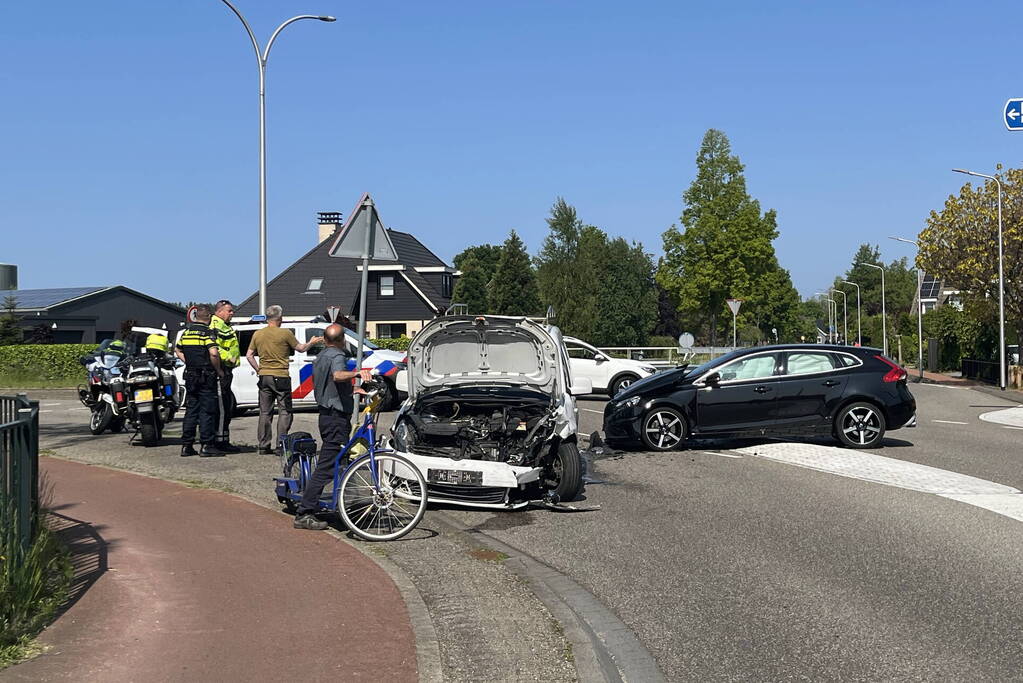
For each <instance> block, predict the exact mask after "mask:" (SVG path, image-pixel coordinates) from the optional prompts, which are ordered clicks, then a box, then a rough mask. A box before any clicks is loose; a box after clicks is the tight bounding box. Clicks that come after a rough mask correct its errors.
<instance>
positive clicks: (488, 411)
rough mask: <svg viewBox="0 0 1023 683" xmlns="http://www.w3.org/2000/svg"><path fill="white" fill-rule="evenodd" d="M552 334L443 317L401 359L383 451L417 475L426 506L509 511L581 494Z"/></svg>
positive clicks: (582, 381)
mask: <svg viewBox="0 0 1023 683" xmlns="http://www.w3.org/2000/svg"><path fill="white" fill-rule="evenodd" d="M591 390H592V387H591V385H590V382H589V380H588V379H586V378H579V379H576V380H575V383H574V384H573V382H572V377H571V370H570V366H569V362H568V354H567V353H566V351H565V345H564V342H563V341H562V338H561V332H560V331H559V330H558V328H556V327H551V326H548V325H545V324H543V323H540V322H536V321H534V320H531V319H529V318H512V317H500V316H445V317H440V318H436V319H434V320H433V321H431V322H430V323H428V324H427V325H426V326H425V327H423V329H422V330H421V331H420V332H419V334H417V335H416V337H415V339H413V340H412V345H411V346H410V348H409V355H408V399H407V400H406V401H405V403H404V404H402V406H401V408H400V410H399V412H398V415H397V416H396V418H395V421H394V425H393V427H392V428H391V442H390V445H391V447H392V448H393V449H394V450H395V451H396V452H398V453H399V454H401V455H403V456H405V457H407V458H408V459H409V460H411V461H412V462H414V463H415V464H416V465H417V466H418V467H419V469H420V470H421V471H422V472H423V474H424V475H426V480H427V490H428V495H429V499H430V502H436V503H454V504H458V505H471V506H474V507H494V508H513V507H520V506H523V505H526V504H527V503H528V502H529V501H538V500H543V501H545V502H547V503H551V502H553V503H557V502H558V501H559V500H560V501H570V500H572V499H574V498H575V497H576V496H578V495H579V493H580V491H581V490H582V483H583V482H582V461H581V459H580V457H579V448H578V445H577V443H576V430H577V412H576V405H575V398H574V397H575V396H579V395H584V394H588V393H590V391H591Z"/></svg>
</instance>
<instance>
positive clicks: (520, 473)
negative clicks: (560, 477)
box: [395, 450, 543, 508]
mask: <svg viewBox="0 0 1023 683" xmlns="http://www.w3.org/2000/svg"><path fill="white" fill-rule="evenodd" d="M395 453H396V454H398V455H400V456H402V457H404V458H408V459H409V460H410V461H412V463H413V464H414V465H415V466H416V467H418V468H419V471H420V472H422V473H423V477H424V478H425V479H426V481H427V493H428V497H429V499H430V502H435V503H454V504H456V505H470V506H472V507H494V508H508V507H518V506H519V505H522V504H524V503H512V502H510V498H509V495H508V494H509V492H510V491H512V490H517V489H519V488H521V487H523V486H525V485H526V484H530V483H532V482H535V481H537V480H538V479H539V478H540V473H541V472H542V471H543V470H542V469H541V468H539V467H523V466H517V465H509V464H507V463H503V462H490V461H488V460H469V459H463V460H455V459H454V458H445V457H438V456H433V455H418V454H416V453H408V452H405V451H400V450H395ZM430 470H456V471H460V472H479V473H481V474H482V483H481V484H480V485H479V486H475V485H468V484H462V485H453V484H445V483H438V482H431V481H430V479H431V477H430Z"/></svg>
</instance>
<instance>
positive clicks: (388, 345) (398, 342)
mask: <svg viewBox="0 0 1023 683" xmlns="http://www.w3.org/2000/svg"><path fill="white" fill-rule="evenodd" d="M370 341H371V342H373V343H374V344H376V345H377V346H379V347H380V348H382V349H389V350H391V351H408V347H409V344H411V343H412V338H411V337H406V336H405V335H402V336H400V337H398V338H397V339H370Z"/></svg>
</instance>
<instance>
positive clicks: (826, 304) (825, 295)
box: [816, 292, 831, 344]
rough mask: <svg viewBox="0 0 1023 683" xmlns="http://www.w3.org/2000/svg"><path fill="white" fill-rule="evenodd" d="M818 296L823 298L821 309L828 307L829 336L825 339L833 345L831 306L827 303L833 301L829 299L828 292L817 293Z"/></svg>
mask: <svg viewBox="0 0 1023 683" xmlns="http://www.w3.org/2000/svg"><path fill="white" fill-rule="evenodd" d="M816 296H819V297H820V298H821V308H825V307H826V308H827V311H828V312H827V316H828V335H827V337H825V341H826V342H827V343H829V344H830V343H831V304H830V303H827V302H829V301H831V299H830V298H829V297H828V295H827V293H826V292H816Z"/></svg>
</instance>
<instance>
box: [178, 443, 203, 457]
mask: <svg viewBox="0 0 1023 683" xmlns="http://www.w3.org/2000/svg"><path fill="white" fill-rule="evenodd" d="M190 455H199V451H197V450H195V446H193V445H192V444H190V443H186V444H182V445H181V457H182V458H186V457H188V456H190Z"/></svg>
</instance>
